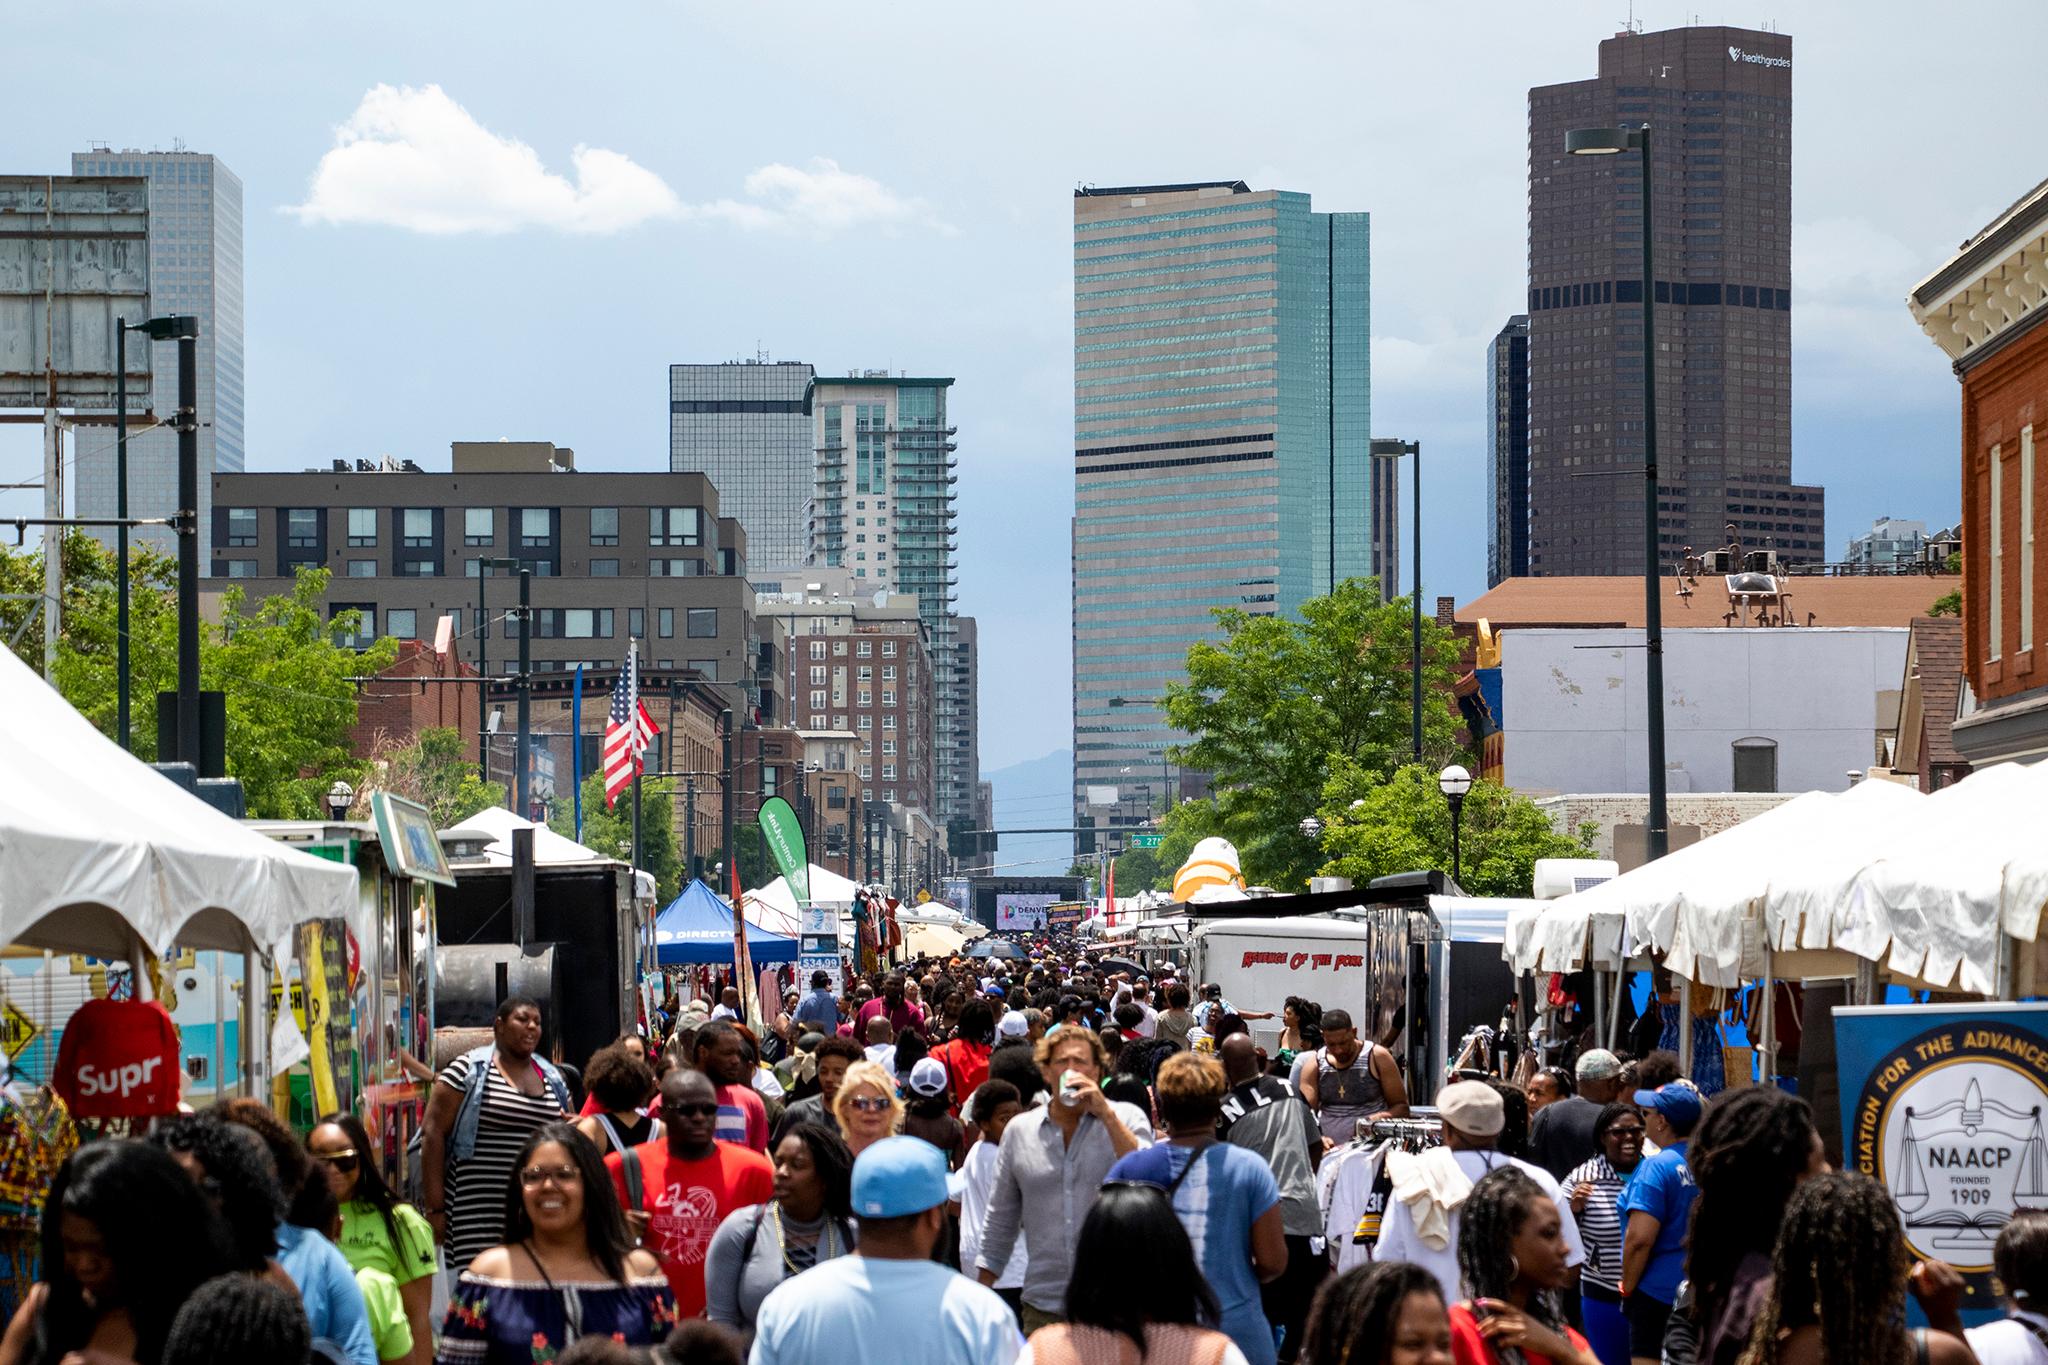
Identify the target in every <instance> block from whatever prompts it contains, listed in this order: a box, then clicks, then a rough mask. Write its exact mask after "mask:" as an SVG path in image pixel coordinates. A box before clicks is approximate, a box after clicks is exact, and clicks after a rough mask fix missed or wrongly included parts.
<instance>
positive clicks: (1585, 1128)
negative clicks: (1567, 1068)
mask: <svg viewBox="0 0 2048 1365" xmlns="http://www.w3.org/2000/svg"><path fill="white" fill-rule="evenodd" d="M1572 1076H1573V1079H1574V1080H1575V1081H1577V1083H1578V1093H1577V1094H1576V1095H1567V1096H1565V1097H1564V1098H1563V1099H1561V1100H1558V1101H1557V1102H1555V1103H1554V1104H1546V1105H1544V1106H1543V1107H1542V1108H1541V1109H1539V1110H1537V1111H1536V1117H1535V1118H1534V1119H1532V1120H1530V1122H1529V1158H1530V1160H1532V1161H1534V1162H1535V1163H1536V1164H1537V1165H1538V1166H1541V1167H1542V1168H1543V1169H1544V1170H1546V1171H1549V1172H1550V1173H1551V1174H1552V1175H1554V1176H1556V1177H1557V1178H1558V1179H1559V1180H1563V1179H1564V1178H1565V1177H1566V1176H1568V1175H1570V1174H1571V1173H1572V1171H1573V1170H1574V1169H1576V1168H1577V1167H1578V1166H1579V1165H1581V1164H1582V1163H1584V1162H1588V1161H1591V1160H1592V1159H1593V1158H1594V1157H1595V1156H1597V1155H1599V1144H1598V1143H1596V1142H1594V1141H1593V1125H1594V1124H1595V1123H1597V1122H1598V1121H1599V1119H1600V1111H1601V1110H1602V1109H1605V1108H1606V1107H1607V1106H1608V1105H1610V1104H1612V1103H1613V1102H1614V1101H1615V1100H1617V1099H1620V1098H1621V1058H1619V1057H1617V1056H1615V1055H1614V1054H1613V1053H1611V1052H1609V1051H1608V1050H1607V1049H1606V1048H1600V1047H1596V1048H1594V1049H1592V1050H1591V1051H1588V1052H1582V1053H1580V1054H1579V1062H1578V1065H1577V1066H1575V1067H1573V1068H1572Z"/></svg>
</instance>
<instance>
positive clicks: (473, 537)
mask: <svg viewBox="0 0 2048 1365" xmlns="http://www.w3.org/2000/svg"><path fill="white" fill-rule="evenodd" d="M495 523H496V514H495V513H494V512H493V511H492V510H491V509H490V508H488V507H465V508H463V509H462V543H463V544H464V545H489V544H490V543H491V542H492V541H494V540H496V539H497V529H496V525H495ZM472 576H473V575H472Z"/></svg>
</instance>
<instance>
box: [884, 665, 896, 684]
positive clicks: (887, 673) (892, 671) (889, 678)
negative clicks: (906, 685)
mask: <svg viewBox="0 0 2048 1365" xmlns="http://www.w3.org/2000/svg"><path fill="white" fill-rule="evenodd" d="M882 681H883V682H895V681H896V665H894V664H883V665H882Z"/></svg>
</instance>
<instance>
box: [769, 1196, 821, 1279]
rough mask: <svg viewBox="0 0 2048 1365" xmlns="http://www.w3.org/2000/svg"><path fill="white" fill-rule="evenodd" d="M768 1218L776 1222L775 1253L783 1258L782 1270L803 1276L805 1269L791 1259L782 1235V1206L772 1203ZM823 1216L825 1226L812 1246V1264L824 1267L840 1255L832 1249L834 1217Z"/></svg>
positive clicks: (819, 1231)
mask: <svg viewBox="0 0 2048 1365" xmlns="http://www.w3.org/2000/svg"><path fill="white" fill-rule="evenodd" d="M768 1216H769V1217H771V1218H773V1219H774V1220H775V1253H776V1255H778V1256H780V1257H781V1258H782V1268H783V1269H784V1270H787V1271H788V1272H789V1273H790V1274H792V1275H801V1274H803V1273H804V1267H801V1266H799V1265H797V1263H796V1262H795V1261H792V1260H791V1259H790V1258H789V1243H788V1241H787V1240H786V1239H785V1238H784V1237H783V1235H782V1205H780V1204H777V1203H773V1202H771V1203H770V1204H769V1205H768ZM821 1216H822V1217H823V1219H824V1226H823V1227H821V1228H820V1229H819V1230H818V1240H817V1241H816V1242H814V1243H812V1244H811V1264H812V1265H814V1266H815V1265H822V1264H823V1263H825V1262H826V1261H829V1260H831V1259H832V1258H833V1256H835V1255H837V1254H838V1253H837V1252H836V1251H834V1250H833V1247H832V1215H831V1214H830V1213H825V1214H823V1215H821Z"/></svg>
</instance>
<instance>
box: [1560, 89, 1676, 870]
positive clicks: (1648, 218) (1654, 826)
mask: <svg viewBox="0 0 2048 1365" xmlns="http://www.w3.org/2000/svg"><path fill="white" fill-rule="evenodd" d="M1564 149H1565V151H1567V152H1569V153H1570V154H1572V155H1573V156H1613V155H1614V154H1615V153H1617V152H1625V151H1639V152H1641V153H1642V154H1643V598H1644V603H1645V607H1644V613H1643V654H1644V669H1643V680H1644V682H1645V684H1646V685H1647V687H1648V690H1649V694H1650V695H1649V706H1648V708H1647V710H1648V715H1647V717H1646V721H1647V726H1646V728H1647V730H1648V736H1649V748H1650V755H1649V757H1650V813H1649V819H1648V822H1647V823H1648V829H1646V830H1645V831H1644V833H1645V834H1646V835H1647V839H1646V843H1647V844H1648V853H1649V857H1650V858H1651V860H1653V861H1654V860H1655V859H1658V858H1661V857H1663V856H1664V854H1665V852H1666V851H1667V850H1668V848H1669V847H1670V842H1671V826H1670V820H1669V818H1668V817H1667V816H1666V814H1665V809H1664V806H1665V802H1664V606H1663V603H1662V602H1661V601H1660V600H1659V598H1658V589H1657V580H1658V577H1659V574H1658V546H1657V277H1656V264H1655V253H1654V243H1655V241H1656V237H1657V231H1656V218H1655V217H1654V216H1653V214H1652V205H1651V197H1650V188H1651V182H1652V181H1653V180H1654V179H1655V178H1656V176H1655V174H1654V162H1653V161H1652V159H1651V156H1650V125H1649V124H1647V123H1645V124H1643V125H1642V126H1641V127H1639V128H1578V129H1574V130H1573V131H1571V132H1568V133H1566V134H1565V135H1564Z"/></svg>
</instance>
